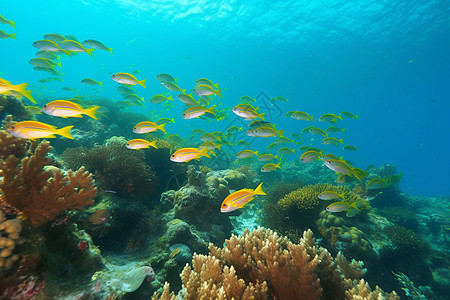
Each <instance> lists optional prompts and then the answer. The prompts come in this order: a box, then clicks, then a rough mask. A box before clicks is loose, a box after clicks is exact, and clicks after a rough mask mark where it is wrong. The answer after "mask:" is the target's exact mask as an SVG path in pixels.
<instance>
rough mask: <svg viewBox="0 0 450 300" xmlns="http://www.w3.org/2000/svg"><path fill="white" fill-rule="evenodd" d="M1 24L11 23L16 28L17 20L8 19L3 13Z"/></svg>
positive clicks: (0, 18) (0, 17) (0, 19)
mask: <svg viewBox="0 0 450 300" xmlns="http://www.w3.org/2000/svg"><path fill="white" fill-rule="evenodd" d="M0 24H8V25H11V26H12V27H13V28H16V22H14V21H8V20H6V19H5V17H3V16H2V15H0Z"/></svg>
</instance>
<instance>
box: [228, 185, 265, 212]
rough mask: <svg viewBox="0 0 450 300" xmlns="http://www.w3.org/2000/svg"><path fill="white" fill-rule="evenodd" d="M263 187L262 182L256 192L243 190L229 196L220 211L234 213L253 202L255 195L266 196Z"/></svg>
mask: <svg viewBox="0 0 450 300" xmlns="http://www.w3.org/2000/svg"><path fill="white" fill-rule="evenodd" d="M261 186H262V182H261V183H260V184H259V185H258V187H257V188H256V189H254V190H252V189H242V190H239V191H236V192H234V193H232V194H230V195H228V196H227V197H226V198H225V200H223V202H222V205H221V206H220V211H221V212H223V213H228V212H232V211H233V210H236V209H239V208H241V207H243V206H244V205H245V204H247V203H249V202H250V201H252V200H253V197H254V196H255V195H266V193H264V191H263V190H262V188H261Z"/></svg>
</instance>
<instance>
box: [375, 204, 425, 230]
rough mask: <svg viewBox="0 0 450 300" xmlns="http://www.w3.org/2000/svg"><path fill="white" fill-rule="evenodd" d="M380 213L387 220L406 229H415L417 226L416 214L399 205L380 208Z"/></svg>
mask: <svg viewBox="0 0 450 300" xmlns="http://www.w3.org/2000/svg"><path fill="white" fill-rule="evenodd" d="M380 212H381V214H382V215H384V216H385V217H386V218H387V219H388V220H389V221H391V222H393V223H395V224H397V225H400V226H403V227H406V228H408V229H411V230H414V231H417V230H418V228H419V222H418V221H417V215H416V214H415V213H414V212H413V211H411V210H409V209H407V208H405V207H401V206H392V207H386V208H384V209H382V210H380Z"/></svg>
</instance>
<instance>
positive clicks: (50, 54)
mask: <svg viewBox="0 0 450 300" xmlns="http://www.w3.org/2000/svg"><path fill="white" fill-rule="evenodd" d="M36 56H37V57H42V58H46V59H51V60H59V56H58V55H56V54H55V53H53V52H51V51H47V50H40V51H38V52H36Z"/></svg>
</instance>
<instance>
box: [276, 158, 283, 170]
mask: <svg viewBox="0 0 450 300" xmlns="http://www.w3.org/2000/svg"><path fill="white" fill-rule="evenodd" d="M282 159H283V156H282V157H281V158H280V162H279V163H277V164H276V165H275V169H276V168H279V169H281V167H280V165H281V162H282Z"/></svg>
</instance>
